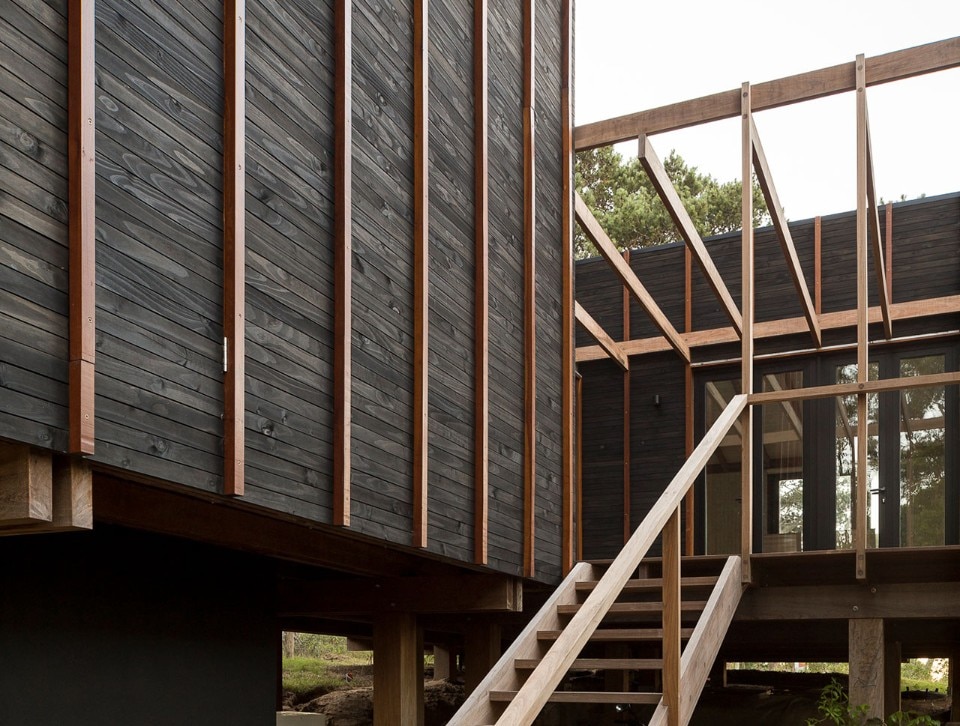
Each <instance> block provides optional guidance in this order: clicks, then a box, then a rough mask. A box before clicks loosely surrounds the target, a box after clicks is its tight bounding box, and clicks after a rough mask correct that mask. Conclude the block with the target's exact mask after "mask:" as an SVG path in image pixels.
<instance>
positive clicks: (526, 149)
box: [523, 0, 537, 577]
mask: <svg viewBox="0 0 960 726" xmlns="http://www.w3.org/2000/svg"><path fill="white" fill-rule="evenodd" d="M536 37H537V36H536V3H535V0H526V1H525V2H524V5H523V258H524V259H523V301H524V305H523V320H524V325H523V329H524V343H523V352H524V355H523V369H524V387H523V389H524V391H523V397H524V421H523V429H524V430H523V469H524V471H523V489H524V492H523V574H524V575H525V576H526V577H533V576H534V575H535V573H536V552H535V546H534V545H535V540H536V523H537V515H536V499H537V173H536V167H537V161H536V158H537V151H536V149H537V145H536V130H537V129H536V126H537V124H536V113H535V104H536V76H535V74H536Z"/></svg>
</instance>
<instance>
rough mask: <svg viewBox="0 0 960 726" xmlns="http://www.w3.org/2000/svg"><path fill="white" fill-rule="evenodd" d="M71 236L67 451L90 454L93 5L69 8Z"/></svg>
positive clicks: (81, 1) (83, 0)
mask: <svg viewBox="0 0 960 726" xmlns="http://www.w3.org/2000/svg"><path fill="white" fill-rule="evenodd" d="M67 15H68V17H69V21H70V22H69V23H68V24H67V55H68V63H67V76H68V77H67V169H68V172H67V177H68V180H69V182H68V187H69V188H68V196H69V215H68V231H69V237H70V249H69V258H70V273H69V274H70V322H69V328H70V346H69V358H70V360H69V381H70V383H69V424H70V426H69V439H68V447H69V452H70V453H72V454H93V452H94V441H95V433H94V417H95V416H94V407H95V398H94V383H95V375H94V365H95V361H96V343H97V341H96V331H97V323H96V307H97V301H96V285H97V281H96V198H97V193H96V181H97V176H96V125H95V106H96V95H95V94H96V90H95V79H94V68H95V60H94V52H95V49H96V43H95V41H94V0H69V4H68V6H67Z"/></svg>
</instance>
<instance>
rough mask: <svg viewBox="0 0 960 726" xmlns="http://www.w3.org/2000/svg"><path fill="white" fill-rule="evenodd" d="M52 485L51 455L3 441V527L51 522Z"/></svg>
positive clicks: (0, 503)
mask: <svg viewBox="0 0 960 726" xmlns="http://www.w3.org/2000/svg"><path fill="white" fill-rule="evenodd" d="M52 482H53V463H52V458H51V456H50V454H49V453H46V452H43V453H41V452H39V451H37V450H35V449H32V448H30V447H29V446H27V445H26V444H13V443H7V442H5V441H0V527H10V526H16V525H31V524H42V523H44V522H50V521H52V519H53V484H52Z"/></svg>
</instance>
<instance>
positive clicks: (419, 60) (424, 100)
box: [413, 0, 430, 547]
mask: <svg viewBox="0 0 960 726" xmlns="http://www.w3.org/2000/svg"><path fill="white" fill-rule="evenodd" d="M428 3H429V0H415V2H414V3H413V546H414V547H426V546H427V477H428V475H429V470H430V466H429V462H428V460H427V445H428V441H429V378H430V356H429V351H430V320H429V313H430V239H429V226H430V223H429V217H430V199H429V196H430V195H429V191H430V181H429V167H430V161H429V156H430V154H429V142H428V134H429V128H430V112H429V95H430V94H429V90H430V85H429V72H428V66H429V56H430V52H429V39H428V33H427V28H428V25H429V22H430V21H429V12H428Z"/></svg>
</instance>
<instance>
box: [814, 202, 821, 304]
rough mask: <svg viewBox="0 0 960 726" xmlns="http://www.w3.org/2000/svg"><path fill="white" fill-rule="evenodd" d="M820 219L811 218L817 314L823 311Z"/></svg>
mask: <svg viewBox="0 0 960 726" xmlns="http://www.w3.org/2000/svg"><path fill="white" fill-rule="evenodd" d="M822 225H823V223H822V221H821V218H820V217H819V216H817V217H814V219H813V295H814V309H815V310H816V312H817V315H820V313H822V312H823V254H822V252H823V248H822V244H823V243H822V240H821V235H822Z"/></svg>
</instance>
